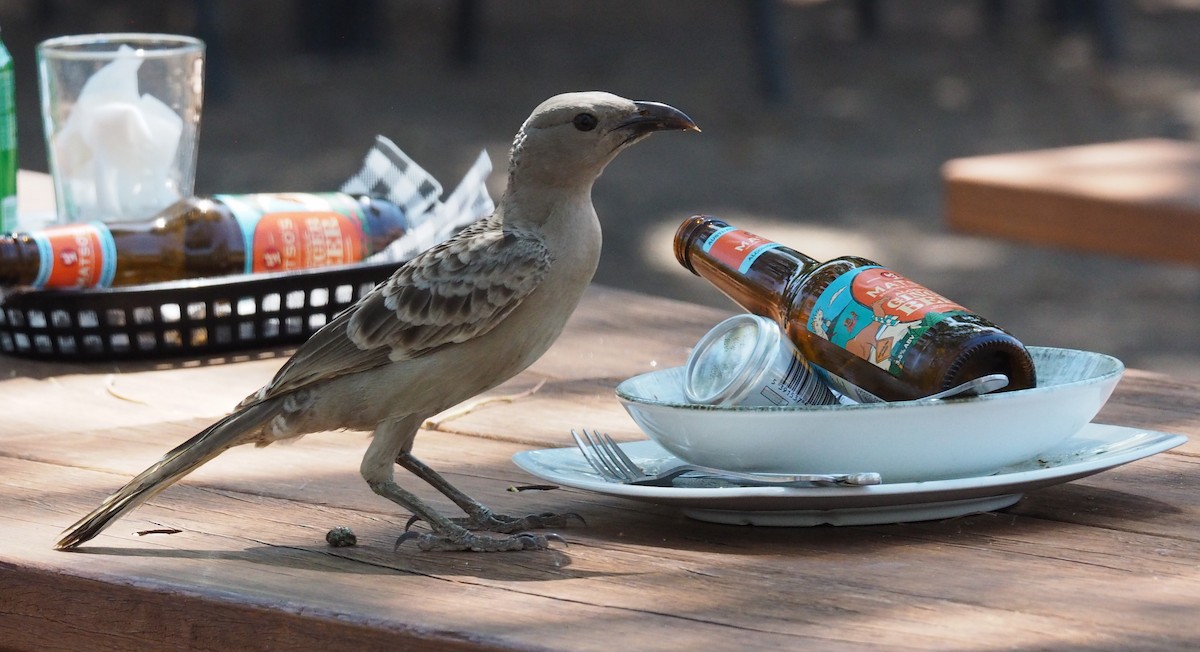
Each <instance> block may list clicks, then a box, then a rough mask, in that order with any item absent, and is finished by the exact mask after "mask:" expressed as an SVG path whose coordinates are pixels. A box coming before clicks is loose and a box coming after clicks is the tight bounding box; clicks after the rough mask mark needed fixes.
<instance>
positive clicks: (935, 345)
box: [675, 216, 1036, 401]
mask: <svg viewBox="0 0 1200 652" xmlns="http://www.w3.org/2000/svg"><path fill="white" fill-rule="evenodd" d="M675 257H676V258H677V259H678V260H679V262H680V264H682V265H683V266H684V267H686V268H687V269H689V270H691V271H692V272H693V273H695V274H697V275H699V276H702V277H704V278H705V279H707V280H708V281H709V282H711V283H712V284H713V285H715V286H716V287H717V288H718V289H719V290H721V292H723V293H724V294H725V295H726V296H728V297H729V298H730V299H733V301H734V302H736V303H737V304H738V305H740V306H742V307H743V308H745V309H746V310H747V311H749V312H751V313H754V314H757V315H761V316H763V317H767V318H769V319H774V320H776V321H777V322H778V323H779V324H780V326H781V327H782V328H783V329H784V330H785V331H786V332H787V334H788V337H789V338H790V339H791V340H792V342H794V343H795V344H796V346H797V348H799V350H800V352H801V353H802V354H803V355H804V356H805V357H806V358H808V360H809V361H811V362H812V363H813V364H815V365H817V366H819V367H820V368H822V369H823V370H825V371H826V372H828V373H830V374H833V375H836V376H838V377H840V378H842V379H845V380H847V381H849V382H850V383H853V384H854V385H856V386H858V387H860V388H862V389H865V390H866V391H868V392H870V393H872V394H874V395H875V396H877V397H879V398H881V399H884V400H888V401H895V400H910V399H916V398H921V397H923V396H928V395H930V394H933V393H935V392H938V391H941V390H944V389H949V388H951V387H954V386H956V385H958V384H959V383H962V382H965V381H967V380H970V379H972V378H978V377H980V376H986V375H988V374H994V373H1002V374H1005V375H1007V376H1008V378H1009V384H1008V386H1007V387H1006V388H1005V391H1010V390H1016V389H1027V388H1030V387H1033V386H1034V385H1035V383H1036V379H1035V373H1034V367H1033V360H1032V359H1031V358H1030V356H1029V353H1028V351H1026V350H1025V347H1024V346H1023V345H1022V344H1021V343H1020V342H1019V341H1018V340H1017V339H1016V338H1014V337H1013V336H1012V335H1010V334H1008V333H1007V332H1005V331H1004V330H1003V329H1001V328H1000V327H998V326H996V325H995V324H993V323H991V322H989V321H987V320H986V319H984V318H983V317H980V316H979V315H977V314H975V313H973V312H970V311H968V310H966V309H965V308H963V307H962V306H959V305H958V304H956V303H954V302H952V301H950V300H948V299H946V298H945V297H942V296H941V295H939V294H936V293H934V292H932V291H930V290H928V289H926V288H924V287H922V286H920V285H917V284H916V283H913V282H912V281H909V280H908V279H905V278H904V277H902V276H900V275H898V274H896V273H895V272H892V271H891V270H888V269H885V268H883V267H881V266H879V265H878V264H876V263H874V262H871V261H869V260H866V259H864V258H857V257H852V256H846V257H841V258H835V259H833V260H829V261H825V262H820V261H817V260H814V259H813V258H810V257H808V256H805V255H804V254H802V253H800V252H798V251H795V250H794V249H790V248H788V247H785V246H783V245H780V244H779V243H776V242H772V241H770V240H767V239H765V238H762V237H759V236H756V235H754V234H752V233H749V232H747V231H743V230H740V229H735V228H733V227H731V226H729V225H728V224H727V223H725V222H723V221H721V220H719V219H716V218H713V217H708V216H696V217H692V218H690V219H688V220H686V221H685V222H684V223H683V224H682V225H681V226H680V227H679V230H678V231H677V232H676V234H675Z"/></svg>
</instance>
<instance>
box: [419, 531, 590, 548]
mask: <svg viewBox="0 0 1200 652" xmlns="http://www.w3.org/2000/svg"><path fill="white" fill-rule="evenodd" d="M410 540H413V541H416V542H417V547H418V548H420V549H421V550H424V551H431V550H437V551H458V550H471V551H473V552H508V551H514V550H546V549H548V548H549V547H550V542H551V541H558V542H559V543H562V544H563V545H566V543H567V542H566V541H565V540H564V539H563V538H562V537H560V536H558V535H557V534H533V533H531V532H521V533H519V534H513V535H511V536H502V537H496V536H490V535H486V534H475V533H474V532H470V531H467V530H463V531H461V532H455V533H451V534H449V535H444V534H437V533H433V532H410V531H406V532H405V533H404V534H401V535H400V538H398V539H396V549H397V550H399V549H400V546H401V545H402V544H403V543H404V542H406V541H410Z"/></svg>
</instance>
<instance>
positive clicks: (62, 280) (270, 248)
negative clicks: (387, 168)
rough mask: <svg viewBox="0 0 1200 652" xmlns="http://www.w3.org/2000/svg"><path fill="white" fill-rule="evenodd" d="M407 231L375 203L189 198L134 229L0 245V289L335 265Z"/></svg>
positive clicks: (391, 209) (72, 231)
mask: <svg viewBox="0 0 1200 652" xmlns="http://www.w3.org/2000/svg"><path fill="white" fill-rule="evenodd" d="M408 228H409V222H408V220H407V218H406V217H405V215H404V212H403V211H402V210H401V209H400V207H398V206H396V205H395V204H393V203H391V202H389V201H387V200H384V199H379V198H376V197H368V196H358V197H355V196H351V195H346V194H342V193H275V194H253V195H215V196H213V197H211V198H195V197H193V198H187V199H182V200H180V201H178V202H176V203H174V204H172V205H171V206H169V207H167V208H166V209H165V210H163V212H161V213H159V214H158V215H156V216H155V217H153V218H151V219H149V220H146V221H144V222H110V223H103V222H88V223H78V224H68V225H61V226H53V227H48V228H46V229H43V230H40V231H37V232H34V233H17V234H11V235H0V287H8V286H15V285H23V286H30V287H34V288H94V287H113V286H125V285H136V284H142V283H156V282H160V281H173V280H178V279H189V278H200V277H207V276H223V275H228V274H250V273H255V272H278V271H286V270H294V269H308V268H315V267H328V266H332V265H343V264H349V263H355V262H358V261H361V260H362V259H364V258H366V257H367V256H369V255H371V254H373V253H376V252H378V251H380V250H381V249H383V248H384V247H386V246H387V245H388V244H389V243H390V242H392V241H393V240H395V239H396V238H399V237H400V236H402V235H404V233H405V232H406V231H407V230H408Z"/></svg>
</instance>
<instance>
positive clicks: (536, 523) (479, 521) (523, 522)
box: [404, 510, 587, 534]
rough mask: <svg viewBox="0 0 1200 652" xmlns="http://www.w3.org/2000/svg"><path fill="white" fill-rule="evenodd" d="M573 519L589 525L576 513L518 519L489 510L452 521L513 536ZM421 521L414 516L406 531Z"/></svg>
mask: <svg viewBox="0 0 1200 652" xmlns="http://www.w3.org/2000/svg"><path fill="white" fill-rule="evenodd" d="M571 519H576V520H578V521H579V522H580V523H582V524H583V525H587V521H585V520H583V517H582V516H580V515H579V514H576V513H574V512H568V513H566V514H556V513H554V512H542V513H541V514H528V515H526V516H522V517H520V518H517V517H513V516H505V515H504V514H493V513H492V512H491V511H489V510H481V511H479V512H477V513H475V514H472V515H471V516H468V517H466V518H452V519H450V520H451V521H453V522H454V524H455V525H460V526H462V527H464V528H466V529H468V530H487V531H488V532H499V533H501V534H512V533H513V532H524V531H525V530H543V529H546V528H560V527H566V526H567V523H568V522H570V520H571ZM419 520H421V518H420V517H419V516H413V517H412V518H410V519H408V523H407V524H406V525H405V526H404V531H405V532H407V531H408V530H409V528H411V527H412V526H413V524H414V523H416V522H417V521H419Z"/></svg>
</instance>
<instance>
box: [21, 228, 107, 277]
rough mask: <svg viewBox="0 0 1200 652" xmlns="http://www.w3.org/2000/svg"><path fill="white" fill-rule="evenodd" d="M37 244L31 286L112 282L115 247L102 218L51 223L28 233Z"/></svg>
mask: <svg viewBox="0 0 1200 652" xmlns="http://www.w3.org/2000/svg"><path fill="white" fill-rule="evenodd" d="M29 237H30V238H32V239H33V241H34V243H35V244H36V245H37V248H38V257H39V266H38V274H37V277H36V278H35V279H34V281H33V287H38V288H95V287H101V288H103V287H108V286H109V285H112V281H113V276H115V275H116V273H117V247H116V244H115V243H114V242H113V237H112V233H110V232H109V230H108V227H107V226H105V225H104V223H103V222H88V223H80V224H68V225H66V226H52V227H49V228H46V229H43V230H41V231H38V232H37V233H32V234H30V236H29Z"/></svg>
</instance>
